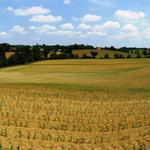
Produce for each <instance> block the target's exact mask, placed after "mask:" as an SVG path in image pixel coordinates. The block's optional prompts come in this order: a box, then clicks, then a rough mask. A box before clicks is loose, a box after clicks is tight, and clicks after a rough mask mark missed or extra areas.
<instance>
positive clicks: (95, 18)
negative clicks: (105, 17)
mask: <svg viewBox="0 0 150 150" xmlns="http://www.w3.org/2000/svg"><path fill="white" fill-rule="evenodd" d="M99 20H101V16H98V15H92V14H86V15H85V16H84V17H82V18H81V21H82V22H96V21H99Z"/></svg>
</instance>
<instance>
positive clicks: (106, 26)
mask: <svg viewBox="0 0 150 150" xmlns="http://www.w3.org/2000/svg"><path fill="white" fill-rule="evenodd" d="M102 28H103V29H118V28H120V23H119V22H113V21H107V22H106V23H104V24H103V25H102Z"/></svg>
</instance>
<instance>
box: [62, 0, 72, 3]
mask: <svg viewBox="0 0 150 150" xmlns="http://www.w3.org/2000/svg"><path fill="white" fill-rule="evenodd" d="M63 3H64V4H70V3H71V0H64V2H63Z"/></svg>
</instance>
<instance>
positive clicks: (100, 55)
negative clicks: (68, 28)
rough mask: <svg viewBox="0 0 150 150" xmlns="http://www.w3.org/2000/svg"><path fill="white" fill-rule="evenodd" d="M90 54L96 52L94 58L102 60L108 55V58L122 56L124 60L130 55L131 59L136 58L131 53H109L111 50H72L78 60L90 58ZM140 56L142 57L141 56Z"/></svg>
mask: <svg viewBox="0 0 150 150" xmlns="http://www.w3.org/2000/svg"><path fill="white" fill-rule="evenodd" d="M91 52H97V53H98V55H97V56H96V58H104V57H105V55H109V57H110V58H114V55H115V54H122V55H123V56H124V57H125V58H127V56H128V55H129V54H130V56H131V57H132V58H135V57H136V54H131V53H125V52H120V51H111V50H106V49H101V48H98V49H95V50H90V49H82V50H73V54H74V55H78V57H79V58H82V57H83V55H86V56H90V57H91ZM141 56H143V55H142V54H141Z"/></svg>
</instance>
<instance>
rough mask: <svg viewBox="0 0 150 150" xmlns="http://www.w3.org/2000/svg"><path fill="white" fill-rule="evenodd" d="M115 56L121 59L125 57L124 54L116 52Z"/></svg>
mask: <svg viewBox="0 0 150 150" xmlns="http://www.w3.org/2000/svg"><path fill="white" fill-rule="evenodd" d="M114 58H116V59H120V58H125V56H124V55H123V54H119V53H116V54H114Z"/></svg>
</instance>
